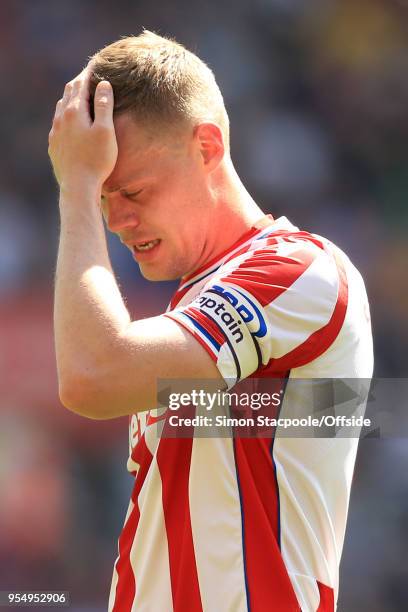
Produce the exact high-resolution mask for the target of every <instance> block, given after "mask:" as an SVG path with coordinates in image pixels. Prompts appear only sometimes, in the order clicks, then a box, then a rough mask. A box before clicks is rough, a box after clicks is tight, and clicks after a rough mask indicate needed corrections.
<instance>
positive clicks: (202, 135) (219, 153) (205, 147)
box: [194, 123, 225, 172]
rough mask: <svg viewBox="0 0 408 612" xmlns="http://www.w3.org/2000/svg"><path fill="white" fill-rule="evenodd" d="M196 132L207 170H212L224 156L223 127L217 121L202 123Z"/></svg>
mask: <svg viewBox="0 0 408 612" xmlns="http://www.w3.org/2000/svg"><path fill="white" fill-rule="evenodd" d="M194 132H195V133H194V136H195V138H196V139H197V142H198V146H199V148H200V153H201V157H202V160H203V165H204V167H205V169H206V171H207V172H212V171H213V170H215V168H216V167H217V166H218V164H219V163H220V162H221V161H222V159H223V157H224V152H225V147H224V137H223V134H222V131H221V128H220V127H219V126H218V125H217V124H216V123H200V124H199V125H197V126H196V127H195V129H194Z"/></svg>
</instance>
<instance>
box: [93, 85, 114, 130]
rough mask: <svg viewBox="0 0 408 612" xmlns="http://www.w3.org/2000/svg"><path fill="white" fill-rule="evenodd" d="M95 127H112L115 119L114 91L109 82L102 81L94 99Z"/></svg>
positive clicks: (97, 87)
mask: <svg viewBox="0 0 408 612" xmlns="http://www.w3.org/2000/svg"><path fill="white" fill-rule="evenodd" d="M94 113H95V120H94V124H95V125H105V126H106V125H111V124H112V118H113V90H112V86H111V84H110V83H109V81H100V82H99V83H98V85H97V86H96V89H95V97H94Z"/></svg>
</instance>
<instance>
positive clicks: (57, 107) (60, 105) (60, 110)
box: [54, 99, 62, 121]
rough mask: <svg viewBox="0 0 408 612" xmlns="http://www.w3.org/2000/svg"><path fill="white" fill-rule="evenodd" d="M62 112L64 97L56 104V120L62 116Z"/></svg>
mask: <svg viewBox="0 0 408 612" xmlns="http://www.w3.org/2000/svg"><path fill="white" fill-rule="evenodd" d="M61 112H62V99H61V100H58V102H57V104H56V106H55V113H54V121H55V120H56V119H59V118H60V117H61Z"/></svg>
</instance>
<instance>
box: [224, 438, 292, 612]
mask: <svg viewBox="0 0 408 612" xmlns="http://www.w3.org/2000/svg"><path fill="white" fill-rule="evenodd" d="M270 444H271V440H268V439H254V438H235V439H234V447H235V460H236V466H237V475H238V480H239V486H240V495H241V506H242V514H243V528H244V529H243V537H244V550H245V573H246V582H247V586H248V597H249V608H250V609H251V610H252V611H253V612H263V611H264V610H265V611H266V610H277V611H278V610H282V612H283V611H285V612H299V610H300V608H299V604H298V602H297V598H296V595H295V592H294V590H293V587H292V583H291V582H290V579H289V576H288V573H287V570H286V567H285V564H284V562H283V559H282V555H281V552H280V549H279V543H278V528H279V527H278V517H279V502H278V491H277V483H276V478H275V470H274V465H273V462H272V457H271V453H270Z"/></svg>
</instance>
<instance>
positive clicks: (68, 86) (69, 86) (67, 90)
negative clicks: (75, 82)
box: [64, 81, 72, 95]
mask: <svg viewBox="0 0 408 612" xmlns="http://www.w3.org/2000/svg"><path fill="white" fill-rule="evenodd" d="M71 91H72V81H69V82H68V83H67V84H66V85H65V88H64V95H66V94H67V95H68V94H70V93H71Z"/></svg>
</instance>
